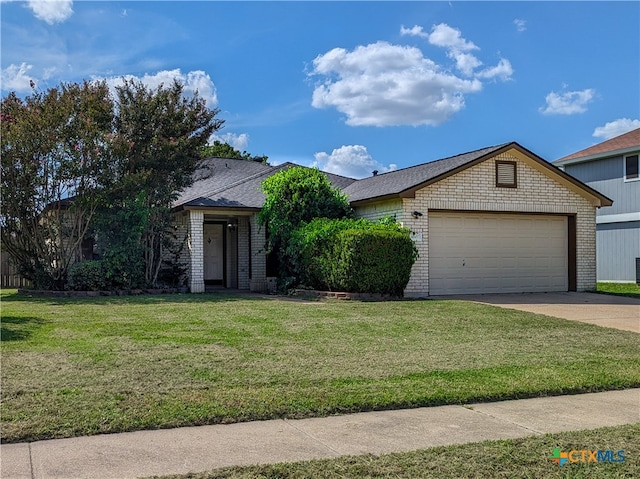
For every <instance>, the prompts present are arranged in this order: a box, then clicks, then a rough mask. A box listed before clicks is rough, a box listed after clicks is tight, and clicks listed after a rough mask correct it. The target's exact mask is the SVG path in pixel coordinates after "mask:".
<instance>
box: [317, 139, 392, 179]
mask: <svg viewBox="0 0 640 479" xmlns="http://www.w3.org/2000/svg"><path fill="white" fill-rule="evenodd" d="M314 156H315V159H316V161H315V162H314V163H313V165H311V166H314V167H318V168H320V169H321V170H322V171H324V172H327V173H333V174H336V175H342V176H348V177H350V178H365V177H367V176H371V175H372V172H373V171H374V170H377V171H378V172H380V173H385V172H387V171H392V170H395V169H396V168H397V165H395V164H390V165H389V166H384V165H382V164H381V163H379V162H377V161H376V160H374V159H373V158H372V157H371V155H370V154H369V152H368V151H367V148H366V147H364V146H362V145H343V146H341V147H340V148H336V149H335V150H333V151H332V152H331V154H328V153H325V152H319V153H316V154H315V155H314Z"/></svg>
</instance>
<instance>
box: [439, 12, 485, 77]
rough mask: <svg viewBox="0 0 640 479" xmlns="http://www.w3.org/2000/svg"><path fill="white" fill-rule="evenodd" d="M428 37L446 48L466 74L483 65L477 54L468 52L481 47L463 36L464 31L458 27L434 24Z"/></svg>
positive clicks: (468, 74) (457, 65)
mask: <svg viewBox="0 0 640 479" xmlns="http://www.w3.org/2000/svg"><path fill="white" fill-rule="evenodd" d="M428 39H429V43H431V44H432V45H435V46H438V47H443V48H446V49H447V50H448V51H447V56H448V57H449V58H451V59H453V60H454V61H455V62H456V68H457V69H458V70H460V71H461V72H462V73H463V74H464V75H467V76H470V75H472V74H473V71H474V70H475V69H476V68H478V67H479V66H480V65H482V62H481V61H480V60H479V59H478V58H477V57H476V56H475V55H473V54H471V53H468V52H470V51H472V50H480V49H479V48H478V47H477V46H476V45H475V44H474V43H473V42H469V41H467V40H465V39H464V38H462V32H461V31H460V30H458V29H457V28H452V27H450V26H449V25H447V24H446V23H440V24H439V25H434V26H433V28H432V29H431V34H430V35H429V36H428Z"/></svg>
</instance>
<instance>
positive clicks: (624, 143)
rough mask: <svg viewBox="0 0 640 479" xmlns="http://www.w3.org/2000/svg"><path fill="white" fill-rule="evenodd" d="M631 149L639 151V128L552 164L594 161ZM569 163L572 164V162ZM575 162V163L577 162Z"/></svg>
mask: <svg viewBox="0 0 640 479" xmlns="http://www.w3.org/2000/svg"><path fill="white" fill-rule="evenodd" d="M633 149H640V128H637V129H635V130H632V131H629V132H627V133H625V134H623V135H620V136H616V137H615V138H611V139H610V140H607V141H603V142H602V143H598V144H597V145H593V146H590V147H589V148H585V149H584V150H580V151H577V152H575V153H572V154H570V155H567V156H564V157H562V158H560V159H559V160H555V161H554V163H555V164H560V165H562V164H565V163H566V162H569V161H570V160H582V161H589V160H595V159H599V158H605V157H609V156H614V155H616V154H621V153H623V152H626V151H629V150H633ZM571 162H572V163H573V162H574V161H571ZM575 162H576V163H577V162H578V161H575Z"/></svg>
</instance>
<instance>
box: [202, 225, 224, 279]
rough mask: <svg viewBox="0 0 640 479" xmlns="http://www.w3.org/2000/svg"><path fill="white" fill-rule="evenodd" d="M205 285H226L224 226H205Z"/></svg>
mask: <svg viewBox="0 0 640 479" xmlns="http://www.w3.org/2000/svg"><path fill="white" fill-rule="evenodd" d="M203 233H204V283H205V284H220V285H224V225H223V224H220V223H205V224H204V230H203Z"/></svg>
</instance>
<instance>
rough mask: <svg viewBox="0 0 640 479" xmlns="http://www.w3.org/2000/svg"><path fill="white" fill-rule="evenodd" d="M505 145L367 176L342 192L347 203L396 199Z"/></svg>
mask: <svg viewBox="0 0 640 479" xmlns="http://www.w3.org/2000/svg"><path fill="white" fill-rule="evenodd" d="M507 144H508V143H507ZM507 144H504V145H498V146H490V147H487V148H482V149H480V150H475V151H471V152H468V153H463V154H461V155H456V156H452V157H449V158H443V159H441V160H436V161H431V162H429V163H423V164H421V165H416V166H411V167H409V168H403V169H402V170H397V171H391V172H388V173H382V174H379V175H376V176H370V177H368V178H365V179H362V180H359V181H356V182H354V183H352V184H351V185H350V186H348V187H347V188H345V190H344V192H345V193H346V194H347V195H348V196H349V200H350V201H351V202H354V201H362V200H369V199H374V198H383V197H388V196H392V195H400V194H401V193H403V192H405V191H407V190H412V189H415V188H416V187H419V186H420V185H422V184H423V183H426V182H428V181H430V180H433V179H435V178H437V177H439V176H441V175H443V174H447V173H450V172H451V171H453V170H456V169H457V168H460V167H462V166H464V165H466V164H467V163H471V162H474V161H476V160H478V159H480V158H483V157H484V156H486V155H490V154H492V153H495V152H496V151H497V150H500V149H501V148H504V147H505V146H506V145H507Z"/></svg>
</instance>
